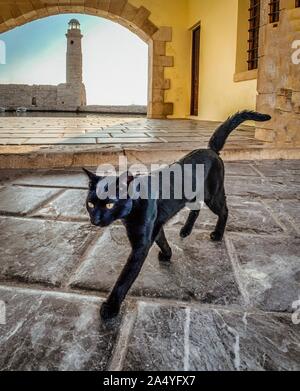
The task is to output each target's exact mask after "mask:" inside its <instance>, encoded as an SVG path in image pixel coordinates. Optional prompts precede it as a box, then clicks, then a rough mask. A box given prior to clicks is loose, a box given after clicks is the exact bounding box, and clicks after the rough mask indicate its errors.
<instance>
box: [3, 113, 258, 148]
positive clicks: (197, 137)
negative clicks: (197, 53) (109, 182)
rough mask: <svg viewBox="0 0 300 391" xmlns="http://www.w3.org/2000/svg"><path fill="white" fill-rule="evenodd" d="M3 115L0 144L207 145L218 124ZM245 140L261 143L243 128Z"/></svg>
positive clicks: (96, 116)
mask: <svg viewBox="0 0 300 391" xmlns="http://www.w3.org/2000/svg"><path fill="white" fill-rule="evenodd" d="M4 115H5V116H1V115H0V145H78V144H81V145H90V144H92V145H103V144H104V145H107V144H108V145H115V144H122V145H127V144H135V145H137V144H152V143H157V144H164V143H185V142H187V143H191V142H192V143H193V142H195V143H199V144H201V143H202V144H203V145H205V146H206V145H207V141H208V140H209V138H210V136H211V134H212V132H213V130H214V129H215V128H216V126H217V123H215V122H209V121H195V120H190V121H188V120H174V121H173V120H172V121H171V120H169V121H168V120H150V119H147V118H146V117H145V116H136V115H135V116H133V115H113V114H108V115H105V114H86V115H83V114H79V115H76V114H69V115H66V114H64V115H65V116H63V114H59V113H56V114H55V115H54V113H53V114H49V113H47V116H42V115H43V114H39V115H40V116H32V115H33V114H32V113H26V114H20V115H18V116H15V117H12V116H9V117H7V116H6V115H7V114H4ZM35 115H37V114H35ZM232 140H233V139H232ZM232 140H231V142H232ZM246 140H247V141H248V142H249V143H250V144H253V143H256V144H259V142H258V141H255V140H254V129H253V127H249V126H246V127H245V126H244V127H241V128H240V130H238V131H237V132H235V135H234V141H235V144H237V143H239V142H241V141H246Z"/></svg>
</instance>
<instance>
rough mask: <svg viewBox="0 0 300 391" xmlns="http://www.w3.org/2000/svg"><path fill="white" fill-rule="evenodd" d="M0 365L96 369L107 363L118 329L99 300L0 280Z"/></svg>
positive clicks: (5, 368) (30, 368)
mask: <svg viewBox="0 0 300 391" xmlns="http://www.w3.org/2000/svg"><path fill="white" fill-rule="evenodd" d="M0 299H1V300H2V301H4V302H5V305H6V324H2V325H0V370H1V371H14V370H18V371H34V370H38V371H100V370H105V369H106V368H107V365H108V362H109V360H110V358H111V355H112V350H113V347H114V343H115V340H116V338H117V333H118V329H119V323H120V319H117V320H115V323H114V324H113V325H105V324H104V323H103V322H101V320H100V314H99V308H100V306H101V303H102V302H101V300H100V299H98V298H95V297H88V296H79V295H72V294H63V293H51V292H50V293H49V292H43V291H34V290H31V289H19V288H14V287H12V288H9V287H1V286H0Z"/></svg>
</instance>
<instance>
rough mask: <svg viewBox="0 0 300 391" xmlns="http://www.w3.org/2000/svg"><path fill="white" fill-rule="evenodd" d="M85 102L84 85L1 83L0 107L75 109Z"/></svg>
mask: <svg viewBox="0 0 300 391" xmlns="http://www.w3.org/2000/svg"><path fill="white" fill-rule="evenodd" d="M85 104H86V97H85V87H84V85H83V84H81V85H78V86H76V85H70V84H59V85H58V86H51V85H33V86H30V85H25V84H1V85H0V107H5V108H6V109H7V110H16V109H17V108H18V107H26V108H27V109H28V110H32V111H35V110H38V111H40V110H59V111H70V110H77V109H78V108H79V107H80V106H83V105H85Z"/></svg>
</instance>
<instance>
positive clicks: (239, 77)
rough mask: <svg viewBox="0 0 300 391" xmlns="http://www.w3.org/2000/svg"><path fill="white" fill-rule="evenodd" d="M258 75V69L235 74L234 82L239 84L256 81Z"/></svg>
mask: <svg viewBox="0 0 300 391" xmlns="http://www.w3.org/2000/svg"><path fill="white" fill-rule="evenodd" d="M257 73H258V72H257V69H253V70H252V71H246V72H239V73H235V74H234V76H233V81H234V82H235V83H239V82H240V81H246V80H254V79H257Z"/></svg>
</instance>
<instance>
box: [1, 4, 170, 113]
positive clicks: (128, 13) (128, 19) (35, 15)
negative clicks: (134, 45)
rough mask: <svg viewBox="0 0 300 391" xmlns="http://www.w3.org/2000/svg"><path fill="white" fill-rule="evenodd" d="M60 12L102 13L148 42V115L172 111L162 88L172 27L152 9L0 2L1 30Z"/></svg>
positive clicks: (165, 81)
mask: <svg viewBox="0 0 300 391" xmlns="http://www.w3.org/2000/svg"><path fill="white" fill-rule="evenodd" d="M62 13H83V14H89V15H94V16H101V17H103V18H106V19H110V20H112V21H114V22H116V23H119V24H121V25H123V26H124V27H126V28H128V29H129V30H131V31H132V32H133V33H135V34H136V35H138V36H139V37H140V38H141V39H142V40H143V41H145V42H146V43H147V44H148V46H149V71H148V72H149V74H148V79H149V82H148V117H149V118H166V117H167V115H172V114H173V103H170V102H165V91H166V90H167V89H169V88H170V85H171V83H170V79H166V78H165V68H166V67H173V65H174V58H173V57H172V56H167V55H166V45H167V42H171V41H172V28H171V27H165V26H160V27H158V26H156V25H154V24H153V23H152V22H151V20H150V16H151V12H150V11H149V10H148V9H146V8H145V7H143V6H141V7H139V8H137V7H135V6H133V5H132V4H130V2H129V1H128V0H68V1H66V0H51V1H50V0H48V1H47V0H34V1H32V0H31V1H29V0H28V1H26V0H23V1H22V2H15V1H6V2H5V4H0V15H1V16H0V33H3V32H5V31H8V30H10V29H13V28H15V27H17V26H21V25H23V24H25V23H28V22H31V21H33V20H36V19H40V18H44V17H47V16H52V15H58V14H62Z"/></svg>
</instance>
